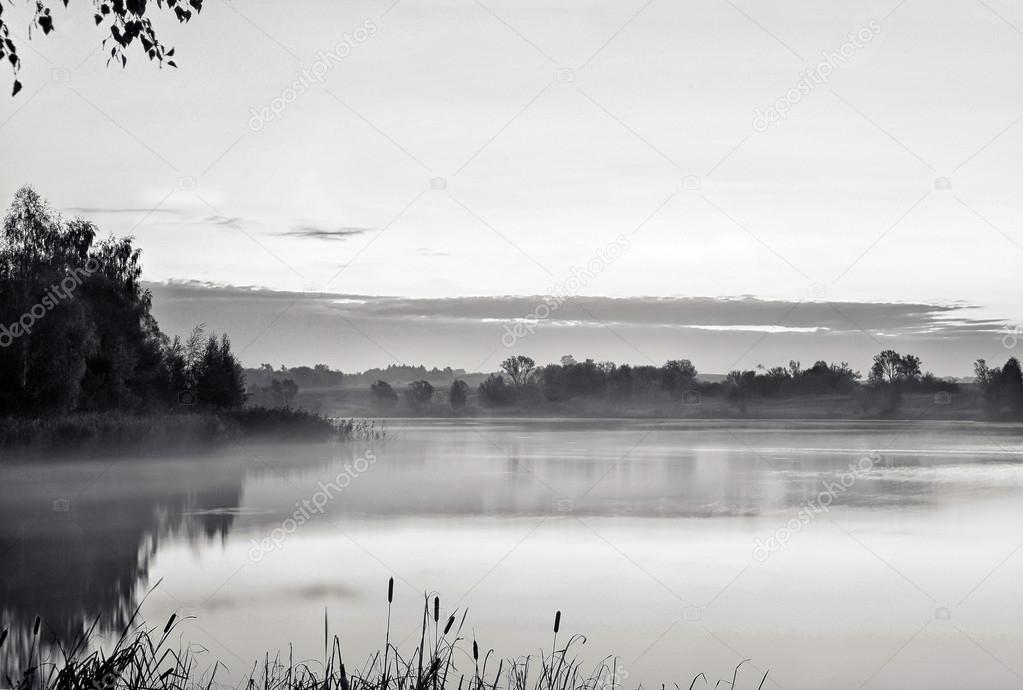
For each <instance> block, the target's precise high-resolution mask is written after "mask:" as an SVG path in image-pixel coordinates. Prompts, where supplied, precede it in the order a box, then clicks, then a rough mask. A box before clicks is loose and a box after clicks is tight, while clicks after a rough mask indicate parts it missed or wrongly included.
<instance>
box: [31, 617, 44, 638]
mask: <svg viewBox="0 0 1023 690" xmlns="http://www.w3.org/2000/svg"><path fill="white" fill-rule="evenodd" d="M41 622H42V621H40V620H39V616H36V622H35V623H34V624H33V625H32V634H33V635H38V634H39V623H41Z"/></svg>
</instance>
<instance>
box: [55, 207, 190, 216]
mask: <svg viewBox="0 0 1023 690" xmlns="http://www.w3.org/2000/svg"><path fill="white" fill-rule="evenodd" d="M61 212H62V213H65V214H67V215H71V216H101V215H107V216H115V215H139V216H143V215H153V214H158V215H165V216H173V215H178V214H179V213H180V211H178V210H177V209H172V208H144V207H139V208H130V207H120V208H118V207H101V206H68V207H67V208H64V209H62V210H61Z"/></svg>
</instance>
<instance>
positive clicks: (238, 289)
mask: <svg viewBox="0 0 1023 690" xmlns="http://www.w3.org/2000/svg"><path fill="white" fill-rule="evenodd" d="M155 291H156V292H160V293H163V294H165V295H166V297H167V298H169V299H175V300H179V299H184V300H196V299H199V300H201V299H204V298H208V299H216V300H218V301H226V302H236V303H237V304H238V305H239V306H240V305H243V304H246V305H254V304H257V303H262V304H265V305H268V306H269V305H271V304H276V303H280V302H288V303H293V304H294V305H295V307H294V308H295V309H296V310H300V311H303V312H306V313H318V314H321V315H323V316H329V315H330V314H332V313H333V314H336V315H338V316H339V317H344V318H361V319H376V320H390V321H420V320H423V319H429V320H430V321H432V322H434V323H436V322H442V321H444V322H452V323H454V322H475V323H480V324H493V323H495V322H497V323H504V322H515V321H523V320H529V319H532V318H535V317H534V315H535V314H536V313H537V308H538V307H539V306H540V305H544V304H547V305H549V304H550V303H551V302H550V300H551V297H550V296H542V295H532V296H479V297H444V298H413V297H397V296H386V295H357V294H344V293H324V292H318V293H303V292H287V291H275V290H268V289H265V288H260V287H255V286H232V285H219V286H218V285H212V284H209V283H200V282H197V281H189V282H173V283H167V284H162V285H159V286H156V287H155ZM977 309H978V307H976V306H974V305H968V304H926V303H913V302H823V301H814V302H791V301H784V300H765V299H758V298H755V297H749V296H741V297H643V296H639V297H590V296H585V297H571V298H568V299H567V300H565V301H564V303H562V304H560V305H559V306H557V307H554V308H551V309H550V316H549V317H548V318H547V319H544V321H545V325H548V326H555V327H563V328H570V327H573V326H575V327H583V326H605V327H606V326H612V327H616V326H617V327H644V328H658V329H695V330H707V331H732V332H749V333H785V332H790V333H821V334H830V335H835V334H843V333H846V334H848V333H863V332H874V333H879V334H885V335H916V336H927V337H932V338H940V337H950V336H956V335H959V334H965V333H973V334H976V333H999V332H1001V331H1002V330H1003V329H1004V328H1005V321H1004V320H1001V319H990V318H977V317H976V316H974V315H973V314H974V312H975V311H976V310H977ZM543 312H546V310H543Z"/></svg>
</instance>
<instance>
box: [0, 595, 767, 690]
mask: <svg viewBox="0 0 1023 690" xmlns="http://www.w3.org/2000/svg"><path fill="white" fill-rule="evenodd" d="M393 598H394V579H393V578H392V579H391V580H390V581H389V583H388V588H387V632H386V637H385V639H384V648H383V651H381V652H377V653H375V654H373V655H372V656H371V657H370V658H369V659H368V660H367V661H366V662H365V663H364V664H363V665H362V666H361V667H360V668H351V667H349V666H347V665H346V663H345V658H344V655H343V653H342V645H341V638H340V637H338V636H336V635H335V636H333V637H330V636H329V635H328V630H329V625H328V620H327V616H326V613H324V620H323V658H322V659H321V660H316V661H295V660H294V659H293V658H292V654H291V653H289V655H288V657H287V658H284V657H282V656H281V655H280V654H277V655H276V656H274V657H271V656H270V655H269V654H267V655H265V656H264V658H263V659H262V660H260V661H258V662H256V663H254V664H253V667H252V669H251V671H250V672H249V674H248V678H247V679H246V680H244V681H243V682H241V683H240V684H238V685H236V686H229V687H236V688H238V690H620V689H624V688H633V687H634V686H631V685H628V684H627V676H628V674H626V673H624V672H623V670H622V669H621V667H620V666H619V664H618V661H617V659H616V658H614V657H606V658H604V659H603V660H601V661H600V662H599V663H598V664H597V665H596V667H595V668H593V669H592V670H588V671H587V670H584V669H583V667H582V665H581V662H580V661H579V659H578V657H577V656H576V653H575V650H576V649H577V648H578V647H579V646H580V645H582V644H584V643H585V642H586V639H585V638H584V637H583V636H582V635H571V636H568V638H567V639H566V638H565V637H564V636H562V637H561V639H560V640H559V634H560V633H561V612H560V611H558V612H557V613H556V614H555V616H554V628H553V637H552V639H551V641H550V643H549V648H544V649H542V650H541V651H540V652H538V653H536V654H532V655H528V656H520V657H515V658H508V659H498V658H496V657H495V655H494V650H492V649H491V650H486V651H485V650H484V649H483V647H482V646H481V645H480V643H479V642H478V641H477V640H476V639H475V638H474V639H472V640H471V645H470V640H468V639H467V638H465V637H463V635H462V630H463V628H464V626H465V620H466V615H467V611H465V610H461V611H459V610H457V609H456V610H455V611H454V612H453V613H450V614H448V615H447V616H444V617H442V616H441V611H440V598H439V597H433V598H430V597H428V596H427V597H424V602H423V622H422V628H421V630H420V631H419V634H418V641H417V642H414V643H413V644H414V645H415V646H414V647H412V648H411V649H410V650H406V652H404V653H403V652H402V651H401V650H399V649H398V647H397V646H396V645H395V644H393V643H392V641H391V605H392V603H393ZM140 606H141V604H140ZM137 618H138V609H137V608H136V610H135V612H134V614H133V615H132V616H131V619H130V620H129V622H128V624H127V625H126V626H125V627H124V629H123V630H122V632H121V634H120V637H119V638H118V639H117V641H116V643H115V644H114V646H113V648H112V649H111V650H110V651H108V652H105V653H104V652H101V651H89V644H88V641H89V638H90V636H91V634H92V630H89V631H87V632H86V633H85V634H83V635H82V637H81V639H79V640H77V641H75V642H73V643H72V644H71V645H70V646H68V647H65V646H63V645H59V644H58V645H57V650H58V655H57V656H58V659H59V660H58V661H56V662H52V661H46V662H42V661H40V660H39V659H38V658H36V655H37V653H38V652H37V651H30V652H29V653H28V658H27V659H18V660H17V662H18V667H19V668H20V669H22V670H20V671H19V672H18V673H17V675H16V676H14V677H12V675H11V674H10V672H9V671H8V670H7V669H0V679H2V680H3V681H4V682H5V684H6V687H8V688H12V689H14V690H212V689H213V688H218V689H220V688H223V687H225V686H224V685H223V684H222V683H221V682H219V681H218V676H217V674H218V671H220V670H221V668H223V667H222V665H221V664H220V663H219V662H217V663H215V664H213V666H212V667H210V666H208V665H203V666H200V665H199V663H198V660H197V658H196V656H195V654H194V653H193V652H192V651H191V648H189V647H185V648H181V647H179V648H178V649H177V650H175V649H173V648H172V646H171V636H172V633H174V631H175V629H176V628H177V627H178V625H179V623H180V620H179V619H178V618H177V617H176V615H172V616H171V617H170V619H169V620H168V621H167V623H166V625H164V626H163V629H162V630H161V629H159V628H146V627H145V626H144V625H141V624H139V623H138V622H137ZM41 627H42V626H41V622H40V620H39V619H38V618H37V619H36V621H35V624H34V626H33V630H32V633H31V635H32V636H33V637H35V638H39V637H40V636H42V635H44V634H45V632H44V631H43V630H41ZM93 627H95V625H94V626H93ZM6 638H7V631H6V630H4V631H3V632H2V633H0V659H7V658H8V655H7V654H5V653H4V652H5V651H7V650H4V649H3V645H4V641H5V639H6ZM559 645H560V646H559ZM26 646H27V647H28V648H30V649H32V650H38V648H39V646H40V645H39V644H31V643H30V644H28V645H26ZM747 661H748V660H747ZM747 661H743V662H741V663H740V664H739V665H738V666H736V667H735V669H734V670H733V672H732V675H731V678H730V679H721V680H719V681H717V683H716V684H712V683H711V682H710V681H709V680H708V678H707V677H706V676H705V675H704V674H702V673H700V674H698V675H697V676H696V677H695V678H693V679H691V680H690V681H689V682H688V683H686V684H685V685H682V686H680V685H679V684H678V683H672V687H674V688H675V689H676V690H682V688H688V690H694V688H710V687H713V688H715V689H717V688H719V687H722V686H723V687H727V688H731V689H733V690H734V689H736V688H737V687H739V684H738V677H739V671H740V669H741V668H742V666H743V665H744V664H746V663H747ZM222 675H223V673H221V676H222ZM757 680H759V685H756V688H757V690H761V689H762V688H763V686H764V683H765V682H766V681H767V673H764V674H763V676H759V675H758V677H757V678H756V679H754V680H753V683H755V682H756V681H757ZM748 687H751V688H752V687H753V685H752V683H751V684H749V685H748ZM661 688H662V690H664V688H665V685H663V684H662V685H661Z"/></svg>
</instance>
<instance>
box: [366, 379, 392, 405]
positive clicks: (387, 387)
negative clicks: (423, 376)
mask: <svg viewBox="0 0 1023 690" xmlns="http://www.w3.org/2000/svg"><path fill="white" fill-rule="evenodd" d="M369 389H370V391H372V393H373V400H374V401H375V402H376V404H377V405H378V406H379V407H394V404H395V403H396V402H398V394H397V393H395V392H394V389H393V388H391V384H389V383H387V381H377V382H375V383H373V384H372V385H370V387H369Z"/></svg>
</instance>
